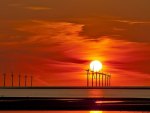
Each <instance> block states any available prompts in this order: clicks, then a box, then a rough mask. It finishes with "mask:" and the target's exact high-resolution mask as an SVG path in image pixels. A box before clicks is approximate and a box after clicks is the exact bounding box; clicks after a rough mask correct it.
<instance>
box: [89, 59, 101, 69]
mask: <svg viewBox="0 0 150 113" xmlns="http://www.w3.org/2000/svg"><path fill="white" fill-rule="evenodd" d="M90 69H91V70H92V71H94V72H98V71H100V70H101V69H102V63H101V62H100V61H98V60H94V61H92V62H91V63H90Z"/></svg>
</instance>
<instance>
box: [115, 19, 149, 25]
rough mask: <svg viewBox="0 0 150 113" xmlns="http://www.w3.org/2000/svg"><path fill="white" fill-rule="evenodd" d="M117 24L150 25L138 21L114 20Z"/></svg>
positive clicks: (147, 22)
mask: <svg viewBox="0 0 150 113" xmlns="http://www.w3.org/2000/svg"><path fill="white" fill-rule="evenodd" d="M113 21H115V22H120V23H126V24H131V25H132V24H150V21H136V20H119V19H118V20H113Z"/></svg>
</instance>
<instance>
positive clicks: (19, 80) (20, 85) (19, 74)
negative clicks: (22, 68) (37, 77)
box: [18, 74, 21, 87]
mask: <svg viewBox="0 0 150 113" xmlns="http://www.w3.org/2000/svg"><path fill="white" fill-rule="evenodd" d="M20 81H21V75H20V74H19V80H18V82H19V83H18V84H19V87H20V86H21V85H20Z"/></svg>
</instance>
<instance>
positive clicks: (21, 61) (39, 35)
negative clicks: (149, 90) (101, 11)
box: [0, 20, 150, 85]
mask: <svg viewBox="0 0 150 113" xmlns="http://www.w3.org/2000/svg"><path fill="white" fill-rule="evenodd" d="M83 27H84V24H76V23H69V22H50V21H39V20H33V21H31V22H30V23H28V24H27V23H25V24H24V25H21V26H20V27H18V28H16V30H17V31H16V32H24V33H27V34H28V36H27V38H21V41H20V39H19V41H18V38H16V36H13V37H14V40H13V42H12V43H11V42H9V46H8V44H7V43H8V42H7V41H5V42H3V44H0V52H1V53H2V54H0V62H1V64H0V67H1V69H4V68H5V67H7V70H14V71H15V72H18V71H21V72H26V73H30V72H32V73H34V75H36V79H35V80H37V81H35V82H36V84H37V85H45V84H46V85H56V83H57V84H59V85H85V82H84V81H85V79H86V78H85V72H84V70H85V69H87V68H88V65H89V63H90V61H91V60H94V59H98V60H101V61H102V62H103V64H104V71H108V72H110V73H112V75H113V77H112V81H113V83H112V84H114V85H116V83H123V81H127V80H128V78H129V77H130V76H134V80H136V81H140V82H141V83H142V84H148V82H145V81H142V80H141V78H147V80H149V79H150V78H149V76H146V77H143V74H145V75H146V74H147V73H150V72H149V68H148V67H149V66H150V64H147V65H146V67H144V66H145V64H144V63H143V62H145V61H147V62H149V61H150V59H149V56H150V54H149V53H150V50H149V49H148V48H149V47H150V45H149V44H145V43H138V42H128V41H125V40H115V39H112V38H111V37H110V36H104V37H101V38H99V39H97V41H91V40H90V39H87V38H86V36H82V35H80V33H81V32H82V31H83ZM16 35H17V34H16ZM22 35H23V34H22ZM0 38H3V37H0ZM5 43H6V45H5ZM137 56H138V57H137ZM124 74H126V76H124ZM133 74H134V75H133ZM122 77H123V79H122ZM139 78H140V79H139ZM39 80H40V81H43V82H40V83H39ZM66 81H67V82H66ZM73 81H78V82H77V83H74V82H73ZM116 81H117V82H116ZM136 83H137V84H138V82H136ZM136 83H134V84H132V81H131V82H130V83H124V84H122V85H125V84H128V85H129V84H130V85H137V84H136Z"/></svg>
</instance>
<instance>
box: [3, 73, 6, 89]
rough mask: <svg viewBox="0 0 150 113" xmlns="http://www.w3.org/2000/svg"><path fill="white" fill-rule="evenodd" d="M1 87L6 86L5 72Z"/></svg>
mask: <svg viewBox="0 0 150 113" xmlns="http://www.w3.org/2000/svg"><path fill="white" fill-rule="evenodd" d="M3 80H4V81H3V87H5V86H6V73H4V74H3Z"/></svg>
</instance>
